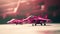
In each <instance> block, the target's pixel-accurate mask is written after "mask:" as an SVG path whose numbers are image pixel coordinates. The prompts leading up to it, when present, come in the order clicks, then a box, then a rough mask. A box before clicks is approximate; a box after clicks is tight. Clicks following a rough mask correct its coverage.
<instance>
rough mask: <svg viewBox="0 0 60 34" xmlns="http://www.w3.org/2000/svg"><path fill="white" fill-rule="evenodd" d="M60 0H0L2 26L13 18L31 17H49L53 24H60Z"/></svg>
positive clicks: (0, 21)
mask: <svg viewBox="0 0 60 34" xmlns="http://www.w3.org/2000/svg"><path fill="white" fill-rule="evenodd" d="M59 2H60V1H59V0H0V24H4V23H6V22H7V21H8V20H11V19H12V18H17V19H23V18H26V17H28V16H30V15H35V16H41V17H43V18H44V17H47V18H48V19H51V20H52V21H53V22H52V23H59V22H60V4H59Z"/></svg>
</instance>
